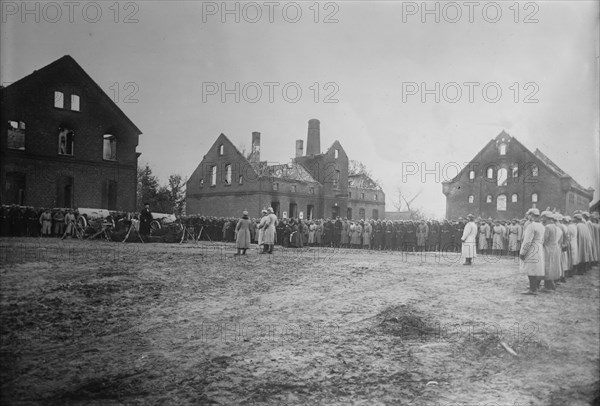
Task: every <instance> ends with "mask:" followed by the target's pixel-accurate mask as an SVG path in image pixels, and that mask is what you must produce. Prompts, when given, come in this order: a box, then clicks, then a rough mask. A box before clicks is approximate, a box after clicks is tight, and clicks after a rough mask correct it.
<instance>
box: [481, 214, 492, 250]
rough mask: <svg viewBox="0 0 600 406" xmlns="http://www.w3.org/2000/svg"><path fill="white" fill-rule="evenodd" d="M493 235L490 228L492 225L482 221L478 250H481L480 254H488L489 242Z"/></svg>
mask: <svg viewBox="0 0 600 406" xmlns="http://www.w3.org/2000/svg"><path fill="white" fill-rule="evenodd" d="M491 235H492V230H491V228H490V225H489V224H488V223H487V222H485V221H481V224H480V225H479V235H478V237H477V238H478V240H479V241H478V242H479V244H478V248H479V252H481V253H483V254H486V253H487V250H488V249H489V246H488V240H489V239H490V237H491Z"/></svg>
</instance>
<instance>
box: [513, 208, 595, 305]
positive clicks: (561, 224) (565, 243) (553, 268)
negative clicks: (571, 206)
mask: <svg viewBox="0 0 600 406" xmlns="http://www.w3.org/2000/svg"><path fill="white" fill-rule="evenodd" d="M598 218H599V216H598V213H597V212H595V213H593V214H592V215H590V214H589V213H588V212H581V211H575V212H574V213H573V217H571V216H563V215H561V214H560V213H554V212H551V211H549V210H546V211H543V212H541V213H540V211H539V210H538V209H536V208H532V209H529V211H528V212H527V221H526V223H525V224H524V227H523V241H522V245H521V249H520V250H519V259H520V261H519V264H520V268H521V270H522V271H523V272H524V273H526V274H527V276H528V278H529V289H528V290H527V291H525V292H523V293H524V294H528V295H536V294H537V292H538V291H540V286H541V282H542V281H543V282H544V288H543V290H541V291H542V292H546V293H552V292H554V291H555V290H556V285H557V284H558V283H564V282H566V278H567V277H571V276H573V275H576V274H577V275H582V274H584V273H585V272H587V271H589V270H590V269H591V268H592V266H597V265H598V257H599V255H600V225H599V224H598Z"/></svg>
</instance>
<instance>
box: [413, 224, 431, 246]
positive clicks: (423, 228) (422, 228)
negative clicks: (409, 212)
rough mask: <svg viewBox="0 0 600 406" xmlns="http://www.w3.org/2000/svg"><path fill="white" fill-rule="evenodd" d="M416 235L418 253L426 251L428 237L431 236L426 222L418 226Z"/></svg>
mask: <svg viewBox="0 0 600 406" xmlns="http://www.w3.org/2000/svg"><path fill="white" fill-rule="evenodd" d="M415 235H416V237H417V251H425V244H426V243H427V236H428V235H429V227H427V224H425V220H421V222H420V223H419V224H418V225H417V229H416V230H415Z"/></svg>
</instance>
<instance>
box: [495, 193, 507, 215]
mask: <svg viewBox="0 0 600 406" xmlns="http://www.w3.org/2000/svg"><path fill="white" fill-rule="evenodd" d="M496 210H498V211H506V195H498V197H497V201H496Z"/></svg>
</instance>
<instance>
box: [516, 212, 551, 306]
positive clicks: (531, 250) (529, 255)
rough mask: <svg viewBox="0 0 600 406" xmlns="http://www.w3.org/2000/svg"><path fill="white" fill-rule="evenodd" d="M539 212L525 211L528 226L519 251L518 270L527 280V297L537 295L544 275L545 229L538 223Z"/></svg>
mask: <svg viewBox="0 0 600 406" xmlns="http://www.w3.org/2000/svg"><path fill="white" fill-rule="evenodd" d="M539 216H540V211H539V210H538V209H536V208H532V209H529V210H528V211H527V217H528V220H529V221H530V224H529V225H528V226H527V227H526V228H525V231H524V233H523V244H522V245H521V250H520V251H519V268H520V269H521V271H522V272H524V273H526V274H527V277H528V278H529V290H528V291H526V292H524V294H527V295H537V291H538V289H539V286H540V281H541V280H542V279H543V278H544V275H545V264H544V248H543V244H544V234H545V228H544V226H543V225H542V224H540V222H539Z"/></svg>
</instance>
